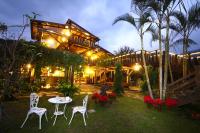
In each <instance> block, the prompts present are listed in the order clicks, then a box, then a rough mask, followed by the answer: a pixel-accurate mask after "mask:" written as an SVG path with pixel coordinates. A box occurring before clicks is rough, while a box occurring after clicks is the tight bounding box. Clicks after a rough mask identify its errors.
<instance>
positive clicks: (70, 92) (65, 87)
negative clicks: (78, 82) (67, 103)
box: [58, 81, 79, 97]
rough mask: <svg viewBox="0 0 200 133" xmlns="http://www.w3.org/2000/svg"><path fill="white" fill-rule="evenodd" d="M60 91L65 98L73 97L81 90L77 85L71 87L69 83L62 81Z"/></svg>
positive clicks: (59, 86)
mask: <svg viewBox="0 0 200 133" xmlns="http://www.w3.org/2000/svg"><path fill="white" fill-rule="evenodd" d="M58 89H59V90H60V92H61V93H63V95H64V96H70V97H73V96H74V94H75V93H78V92H79V88H78V87H77V86H75V85H73V86H71V84H70V83H69V82H65V81H61V82H60V83H59V85H58Z"/></svg>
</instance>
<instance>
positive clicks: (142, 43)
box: [140, 29, 153, 98]
mask: <svg viewBox="0 0 200 133" xmlns="http://www.w3.org/2000/svg"><path fill="white" fill-rule="evenodd" d="M140 39H141V49H142V51H141V52H142V60H143V64H144V72H145V76H146V80H147V86H148V91H149V95H150V96H151V97H152V98H153V93H152V90H151V85H150V80H149V75H148V70H147V65H146V60H145V57H144V42H143V33H142V29H141V35H140Z"/></svg>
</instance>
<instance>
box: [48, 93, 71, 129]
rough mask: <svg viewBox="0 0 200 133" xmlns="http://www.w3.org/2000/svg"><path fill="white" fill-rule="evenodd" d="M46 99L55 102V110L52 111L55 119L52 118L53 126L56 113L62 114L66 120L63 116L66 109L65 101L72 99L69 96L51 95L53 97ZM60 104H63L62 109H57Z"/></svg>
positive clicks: (68, 101)
mask: <svg viewBox="0 0 200 133" xmlns="http://www.w3.org/2000/svg"><path fill="white" fill-rule="evenodd" d="M48 101H49V102H50V103H53V104H55V111H54V113H53V116H55V119H54V122H53V126H54V125H55V123H56V119H57V116H58V115H63V116H64V117H65V119H66V120H67V117H66V116H65V109H66V105H67V103H70V102H72V99H71V98H70V97H53V98H49V99H48ZM60 104H64V108H63V111H59V105H60ZM53 116H52V117H53Z"/></svg>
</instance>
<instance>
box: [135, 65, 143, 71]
mask: <svg viewBox="0 0 200 133" xmlns="http://www.w3.org/2000/svg"><path fill="white" fill-rule="evenodd" d="M141 68H142V66H141V65H140V64H139V63H135V65H134V66H133V70H134V71H140V69H141Z"/></svg>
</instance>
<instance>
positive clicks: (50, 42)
mask: <svg viewBox="0 0 200 133" xmlns="http://www.w3.org/2000/svg"><path fill="white" fill-rule="evenodd" d="M46 44H47V46H48V47H52V48H53V47H55V40H54V39H52V38H49V39H47V40H46Z"/></svg>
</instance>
